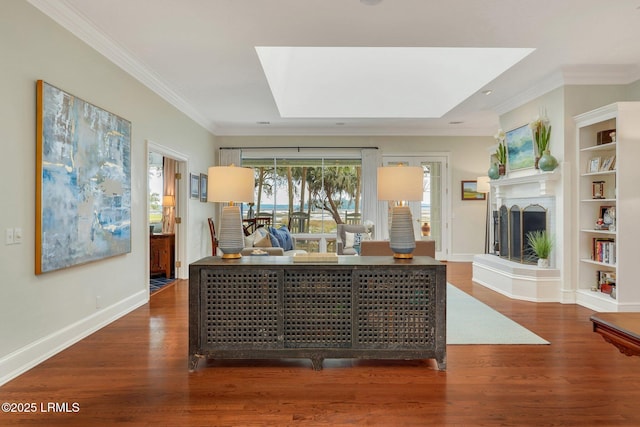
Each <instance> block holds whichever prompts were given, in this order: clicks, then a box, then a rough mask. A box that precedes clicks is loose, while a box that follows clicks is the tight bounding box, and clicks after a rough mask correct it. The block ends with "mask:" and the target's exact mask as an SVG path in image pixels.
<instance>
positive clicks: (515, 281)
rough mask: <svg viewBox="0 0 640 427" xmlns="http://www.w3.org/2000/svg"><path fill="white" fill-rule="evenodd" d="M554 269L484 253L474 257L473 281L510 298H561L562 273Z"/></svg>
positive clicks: (546, 300) (545, 299)
mask: <svg viewBox="0 0 640 427" xmlns="http://www.w3.org/2000/svg"><path fill="white" fill-rule="evenodd" d="M560 273H561V272H560V270H559V269H556V268H539V267H538V266H537V265H531V264H521V263H518V262H513V261H509V260H507V259H503V258H500V257H498V256H496V255H490V254H483V255H475V256H474V257H473V276H472V280H473V281H474V282H476V283H478V284H480V285H482V286H485V287H487V288H489V289H492V290H494V291H496V292H499V293H501V294H503V295H506V296H508V297H509V298H515V299H520V300H525V301H534V302H560V301H561V274H560Z"/></svg>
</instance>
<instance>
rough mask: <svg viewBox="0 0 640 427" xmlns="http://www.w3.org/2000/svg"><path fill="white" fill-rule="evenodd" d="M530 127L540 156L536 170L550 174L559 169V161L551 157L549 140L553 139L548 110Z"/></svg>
mask: <svg viewBox="0 0 640 427" xmlns="http://www.w3.org/2000/svg"><path fill="white" fill-rule="evenodd" d="M529 126H530V127H531V131H532V132H533V139H534V141H535V143H536V149H537V151H538V156H537V157H536V162H535V165H536V168H537V169H540V170H543V171H545V172H549V171H552V170H554V169H555V168H556V167H558V160H557V159H556V158H555V157H553V156H552V155H551V151H550V150H549V139H550V138H551V125H550V124H549V118H548V117H547V110H546V109H545V110H542V111H541V114H540V115H539V116H538V117H536V119H535V120H534V121H532V122H531V123H530V124H529Z"/></svg>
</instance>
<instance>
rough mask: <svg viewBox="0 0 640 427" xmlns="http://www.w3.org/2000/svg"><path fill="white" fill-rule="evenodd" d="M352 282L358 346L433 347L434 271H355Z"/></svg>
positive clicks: (388, 347) (387, 347) (389, 347)
mask: <svg viewBox="0 0 640 427" xmlns="http://www.w3.org/2000/svg"><path fill="white" fill-rule="evenodd" d="M353 281H354V289H355V292H356V301H357V303H356V304H355V305H356V307H357V310H356V313H355V316H356V317H357V330H356V332H355V335H356V338H355V340H356V345H357V347H358V348H380V349H382V348H386V349H393V348H425V347H429V348H433V345H434V342H435V324H436V323H435V288H436V278H435V274H434V272H433V270H428V269H420V270H416V269H412V270H409V269H388V270H383V269H375V270H373V269H372V270H358V271H357V272H354V279H353Z"/></svg>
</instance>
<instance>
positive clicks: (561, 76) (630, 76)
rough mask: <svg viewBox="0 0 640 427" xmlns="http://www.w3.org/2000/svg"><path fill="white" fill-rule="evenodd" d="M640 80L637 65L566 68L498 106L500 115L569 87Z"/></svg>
mask: <svg viewBox="0 0 640 427" xmlns="http://www.w3.org/2000/svg"><path fill="white" fill-rule="evenodd" d="M638 80H640V67H639V66H637V65H582V66H571V67H565V68H564V69H562V70H559V71H556V72H554V73H552V74H550V75H549V76H547V77H546V78H544V79H542V80H540V81H539V82H538V83H537V84H535V85H534V86H532V87H530V88H529V89H527V90H525V91H523V92H520V93H519V94H518V95H516V96H514V97H512V98H510V99H508V100H507V101H505V102H503V103H501V104H498V105H497V106H496V107H495V109H494V110H495V112H496V113H497V114H498V115H502V114H505V113H507V112H509V111H512V110H515V109H516V108H518V107H520V106H522V105H524V104H526V103H527V102H530V101H533V100H534V99H536V98H539V97H541V96H542V95H545V94H547V93H549V92H551V91H552V90H555V89H557V88H559V87H562V86H567V85H626V84H630V83H633V82H635V81H638Z"/></svg>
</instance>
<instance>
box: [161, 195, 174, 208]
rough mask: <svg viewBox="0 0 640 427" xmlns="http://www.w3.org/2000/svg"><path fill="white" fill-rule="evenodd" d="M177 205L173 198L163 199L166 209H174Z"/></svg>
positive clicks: (165, 197)
mask: <svg viewBox="0 0 640 427" xmlns="http://www.w3.org/2000/svg"><path fill="white" fill-rule="evenodd" d="M175 205H176V199H175V197H173V196H164V197H163V198H162V206H164V207H165V208H169V207H173V206H175Z"/></svg>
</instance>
